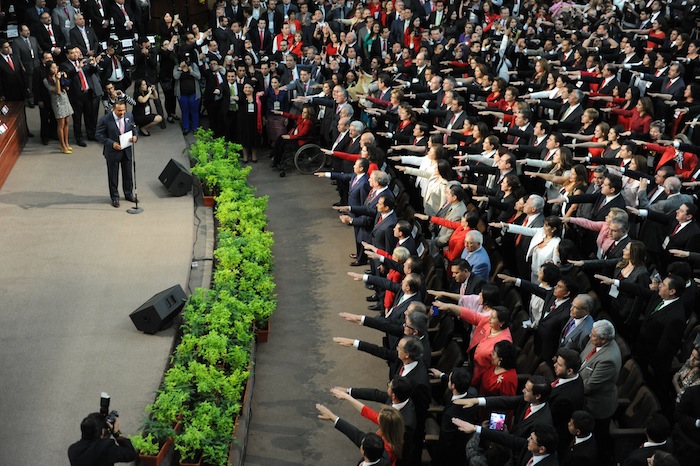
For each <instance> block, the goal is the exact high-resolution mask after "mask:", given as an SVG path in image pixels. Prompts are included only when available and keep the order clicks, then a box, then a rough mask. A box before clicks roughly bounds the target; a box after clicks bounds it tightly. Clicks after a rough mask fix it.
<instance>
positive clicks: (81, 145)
mask: <svg viewBox="0 0 700 466" xmlns="http://www.w3.org/2000/svg"><path fill="white" fill-rule="evenodd" d="M76 144H78V145H79V146H80V147H87V142H85V141H83V140H82V139H78V140H77V141H76Z"/></svg>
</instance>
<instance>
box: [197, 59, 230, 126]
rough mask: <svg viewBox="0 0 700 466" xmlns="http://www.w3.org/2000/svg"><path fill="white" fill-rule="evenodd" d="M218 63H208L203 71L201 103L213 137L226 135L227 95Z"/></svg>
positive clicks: (214, 61)
mask: <svg viewBox="0 0 700 466" xmlns="http://www.w3.org/2000/svg"><path fill="white" fill-rule="evenodd" d="M219 65H220V63H219V62H218V61H217V60H210V61H209V69H208V70H206V71H204V80H205V82H206V84H205V86H204V92H203V93H202V103H203V104H204V108H206V109H207V115H209V128H211V130H212V131H213V132H214V137H223V136H224V134H225V133H226V119H225V118H224V117H225V112H226V110H227V108H228V104H229V99H224V97H225V96H227V95H229V89H228V84H227V82H226V78H225V77H223V76H222V75H221V68H220V66H219Z"/></svg>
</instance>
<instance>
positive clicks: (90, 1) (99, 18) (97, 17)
mask: <svg viewBox="0 0 700 466" xmlns="http://www.w3.org/2000/svg"><path fill="white" fill-rule="evenodd" d="M100 4H101V5H98V3H97V0H87V1H86V2H85V4H84V6H83V10H84V13H85V19H86V20H88V24H89V25H90V26H91V27H92V29H93V30H94V31H95V34H96V35H97V37H98V39H99V40H100V41H101V42H104V41H106V40H107V39H108V38H109V24H107V27H102V23H103V22H104V21H108V22H109V10H108V9H107V5H108V3H107V2H105V1H103V0H100ZM100 6H101V7H102V8H100Z"/></svg>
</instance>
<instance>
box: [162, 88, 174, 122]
mask: <svg viewBox="0 0 700 466" xmlns="http://www.w3.org/2000/svg"><path fill="white" fill-rule="evenodd" d="M162 86H163V85H162V84H161V88H162ZM163 99H164V100H165V111H166V112H168V116H170V115H175V112H176V111H177V99H176V98H175V90H174V89H173V88H172V86H171V87H170V89H169V90H167V91H166V90H165V89H163Z"/></svg>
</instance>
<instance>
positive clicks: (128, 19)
mask: <svg viewBox="0 0 700 466" xmlns="http://www.w3.org/2000/svg"><path fill="white" fill-rule="evenodd" d="M109 15H110V17H111V18H112V20H113V21H114V33H115V34H116V35H117V37H118V38H119V39H133V38H134V33H135V32H136V31H137V29H138V22H139V15H137V14H136V12H134V10H132V9H131V6H130V5H127V4H126V3H125V1H124V0H114V3H113V4H112V6H111V7H110V9H109Z"/></svg>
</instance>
